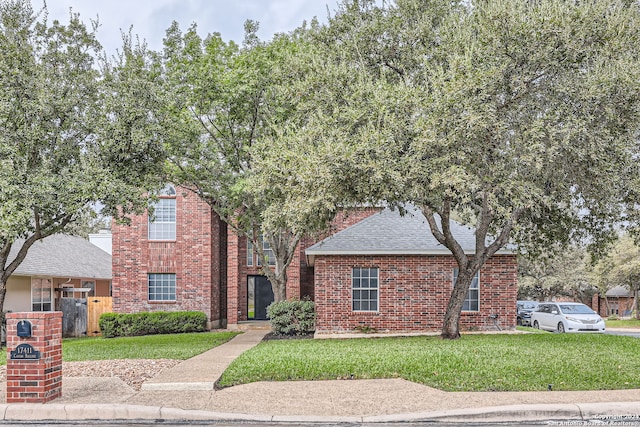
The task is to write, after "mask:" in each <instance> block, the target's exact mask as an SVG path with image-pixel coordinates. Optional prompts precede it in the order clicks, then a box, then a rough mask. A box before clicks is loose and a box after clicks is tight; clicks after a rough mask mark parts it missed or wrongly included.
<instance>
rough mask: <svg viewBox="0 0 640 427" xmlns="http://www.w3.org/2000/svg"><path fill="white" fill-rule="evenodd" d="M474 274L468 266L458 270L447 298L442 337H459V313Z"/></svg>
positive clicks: (452, 338)
mask: <svg viewBox="0 0 640 427" xmlns="http://www.w3.org/2000/svg"><path fill="white" fill-rule="evenodd" d="M475 274H476V272H475V271H470V270H469V269H468V268H466V269H464V270H462V269H460V270H459V272H458V278H457V279H456V283H455V284H454V285H453V290H452V291H451V298H449V304H448V306H447V312H446V313H445V315H444V322H443V325H442V335H441V336H442V338H444V339H450V340H454V339H457V338H460V315H461V313H462V306H463V304H464V300H465V299H466V298H467V294H468V293H469V288H470V287H471V282H472V281H473V276H475Z"/></svg>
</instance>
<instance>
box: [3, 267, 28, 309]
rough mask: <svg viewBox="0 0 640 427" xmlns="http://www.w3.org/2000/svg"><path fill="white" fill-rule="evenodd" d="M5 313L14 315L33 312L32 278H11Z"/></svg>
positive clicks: (8, 284) (8, 285) (8, 283)
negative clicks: (8, 312)
mask: <svg viewBox="0 0 640 427" xmlns="http://www.w3.org/2000/svg"><path fill="white" fill-rule="evenodd" d="M4 311H10V312H12V313H18V312H23V311H31V277H24V276H11V277H9V280H8V282H7V293H6V296H5V300H4Z"/></svg>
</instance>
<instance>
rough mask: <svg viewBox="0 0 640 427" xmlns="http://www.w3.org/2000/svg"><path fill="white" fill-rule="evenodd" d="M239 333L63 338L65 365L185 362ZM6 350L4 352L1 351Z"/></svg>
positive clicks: (0, 360)
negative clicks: (114, 362) (101, 361)
mask: <svg viewBox="0 0 640 427" xmlns="http://www.w3.org/2000/svg"><path fill="white" fill-rule="evenodd" d="M239 333H240V332H227V331H225V332H199V333H189V334H172V335H145V336H141V337H121V338H108V339H107V338H101V337H87V338H65V339H63V340H62V358H63V360H64V361H65V362H76V361H83V360H109V359H176V360H185V359H188V358H190V357H193V356H197V355H198V354H200V353H203V352H205V351H207V350H210V349H212V348H214V347H217V346H219V345H221V344H224V343H226V342H227V341H229V340H230V339H231V338H233V337H235V336H236V335H238V334H239ZM5 350H6V349H5ZM6 363H7V352H6V351H1V352H0V365H6Z"/></svg>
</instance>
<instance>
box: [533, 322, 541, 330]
mask: <svg viewBox="0 0 640 427" xmlns="http://www.w3.org/2000/svg"><path fill="white" fill-rule="evenodd" d="M533 328H534V329H540V325H539V324H538V321H537V320H536V321H535V322H533Z"/></svg>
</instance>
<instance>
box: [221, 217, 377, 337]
mask: <svg viewBox="0 0 640 427" xmlns="http://www.w3.org/2000/svg"><path fill="white" fill-rule="evenodd" d="M380 210H381V208H375V207H373V208H361V209H352V210H349V211H347V212H341V213H339V214H338V215H336V218H335V219H334V221H333V222H332V224H331V228H330V230H331V234H333V233H337V232H338V231H341V230H344V229H345V228H347V227H350V226H352V225H354V224H355V223H357V222H359V221H361V220H363V219H364V218H366V217H368V216H370V215H372V214H374V213H377V212H380ZM227 236H228V237H227V251H228V259H227V269H228V276H227V278H228V284H229V288H228V295H227V305H228V307H229V314H228V316H229V318H228V320H229V321H228V323H229V324H230V325H233V324H236V323H237V322H238V321H244V320H247V299H248V296H247V277H248V276H261V275H263V273H262V268H261V267H258V266H256V265H255V263H254V265H253V266H248V265H247V239H246V238H245V237H241V236H238V235H237V234H236V233H235V232H233V231H232V230H231V229H229V230H228V235H227ZM324 237H326V233H325V234H323V235H321V236H317V237H315V238H314V237H304V238H303V239H302V240H301V241H300V244H299V245H298V247H297V248H296V254H295V255H294V258H293V260H292V261H291V264H290V265H289V268H288V270H287V298H288V299H300V298H303V297H309V298H311V299H313V298H314V282H313V275H314V273H313V267H311V266H309V265H307V258H306V256H305V253H304V251H305V249H307V248H308V247H309V246H311V245H313V244H314V243H316V242H317V241H319V240H321V239H322V238H324ZM232 307H233V309H232Z"/></svg>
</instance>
